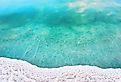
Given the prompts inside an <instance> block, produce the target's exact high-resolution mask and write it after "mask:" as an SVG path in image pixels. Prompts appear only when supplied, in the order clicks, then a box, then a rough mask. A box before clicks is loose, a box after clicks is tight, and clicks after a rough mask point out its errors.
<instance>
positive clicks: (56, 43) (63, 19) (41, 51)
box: [0, 0, 121, 68]
mask: <svg viewBox="0 0 121 82" xmlns="http://www.w3.org/2000/svg"><path fill="white" fill-rule="evenodd" d="M10 1H11V0H6V2H4V1H3V2H2V1H0V2H2V3H6V5H1V7H0V56H1V57H10V58H17V59H22V60H26V61H28V62H30V63H32V64H35V65H37V66H40V67H60V66H65V65H95V66H99V67H102V68H109V67H112V68H119V67H121V3H120V1H118V0H109V1H104V0H99V1H96V0H92V1H88V0H85V1H82V0H81V1H77V0H68V1H67V0H66V1H64V0H62V1H60V0H58V1H57V0H52V1H51V2H50V0H43V1H41V2H40V1H38V0H36V1H34V2H33V1H32V2H31V1H29V3H28V0H22V1H16V0H13V2H10ZM7 2H8V3H7ZM2 3H1V4H2ZM13 3H16V5H13ZM23 3H24V4H23ZM107 4H108V5H107ZM3 11H4V13H3Z"/></svg>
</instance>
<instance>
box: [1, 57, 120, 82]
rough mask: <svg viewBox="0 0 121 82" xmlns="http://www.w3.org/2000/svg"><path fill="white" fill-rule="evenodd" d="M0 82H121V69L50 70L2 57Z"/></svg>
mask: <svg viewBox="0 0 121 82" xmlns="http://www.w3.org/2000/svg"><path fill="white" fill-rule="evenodd" d="M0 82H121V69H101V68H98V67H95V66H81V65H80V66H65V67H61V68H52V69H48V68H39V67H37V66H34V65H31V64H29V63H28V62H26V61H21V60H16V59H9V58H3V57H2V58H0Z"/></svg>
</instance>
